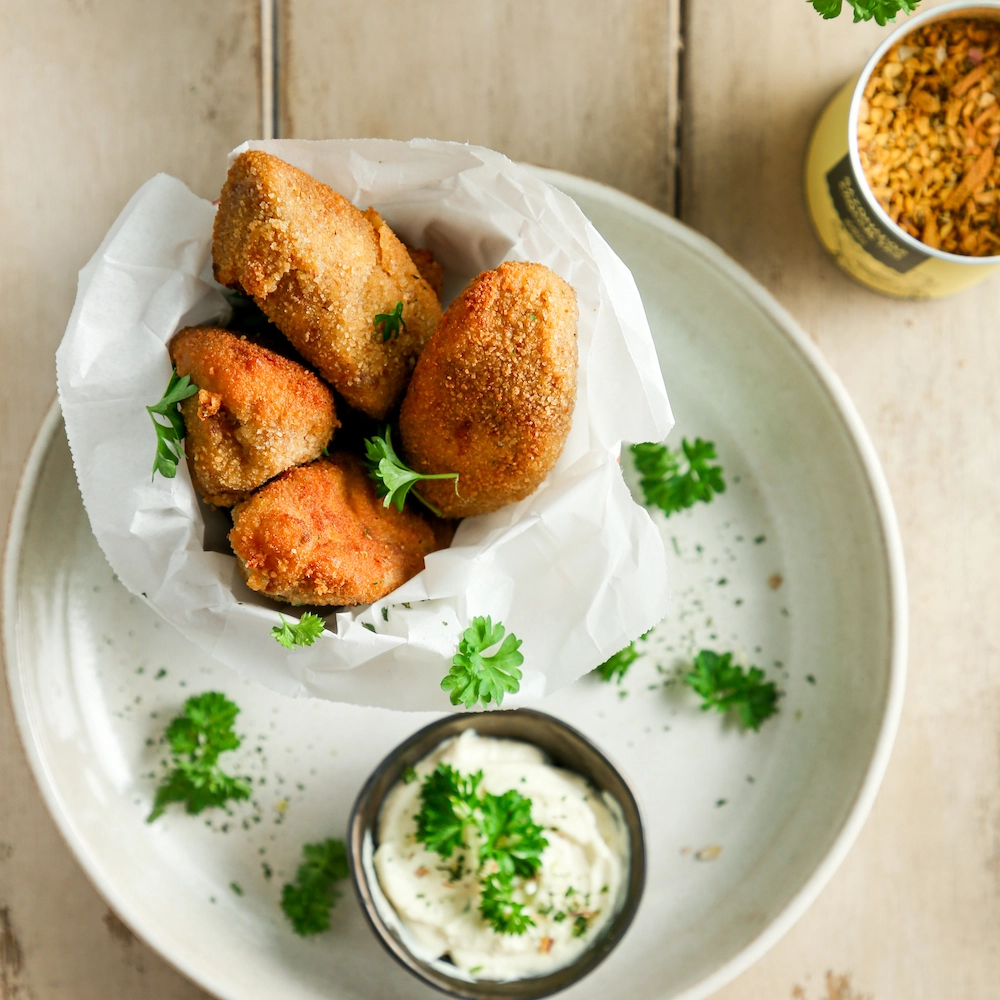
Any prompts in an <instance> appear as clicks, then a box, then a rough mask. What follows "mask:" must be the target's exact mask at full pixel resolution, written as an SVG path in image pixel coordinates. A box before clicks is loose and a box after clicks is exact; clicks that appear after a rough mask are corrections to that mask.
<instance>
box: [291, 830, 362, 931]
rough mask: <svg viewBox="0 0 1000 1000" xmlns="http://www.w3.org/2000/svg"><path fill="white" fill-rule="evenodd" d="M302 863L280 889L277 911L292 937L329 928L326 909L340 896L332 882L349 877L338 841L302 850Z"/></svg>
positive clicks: (331, 840)
mask: <svg viewBox="0 0 1000 1000" xmlns="http://www.w3.org/2000/svg"><path fill="white" fill-rule="evenodd" d="M302 855H303V857H304V858H305V861H304V862H303V863H302V864H301V865H299V868H298V871H296V873H295V881H294V882H289V883H288V884H287V885H285V887H284V888H283V889H282V890H281V908H282V910H284V911H285V916H286V917H288V919H289V920H290V921H291V922H292V927H293V928H294V929H295V933H296V934H300V935H302V937H305V936H306V935H309V934H319V933H320V931H325V930H326V929H327V928H328V927H329V926H330V910H332V909H333V907H334V906H335V905H336V902H337V900H338V899H339V898H340V897H341V896H342V895H343V893H341V892H340V891H339V890H338V889H337V888H336V883H337V882H341V881H343V880H344V879H345V878H347V876H348V875H349V874H350V870H349V868H348V865H347V848H346V847H345V846H344V842H343V841H342V840H333V839H329V840H323V841H321V842H320V843H318V844H306V845H305V846H304V847H303V848H302Z"/></svg>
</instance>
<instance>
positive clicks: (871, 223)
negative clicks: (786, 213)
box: [826, 154, 931, 274]
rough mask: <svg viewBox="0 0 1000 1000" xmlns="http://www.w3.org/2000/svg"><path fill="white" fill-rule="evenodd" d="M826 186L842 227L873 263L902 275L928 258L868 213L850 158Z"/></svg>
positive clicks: (842, 162) (827, 176)
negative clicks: (901, 240)
mask: <svg viewBox="0 0 1000 1000" xmlns="http://www.w3.org/2000/svg"><path fill="white" fill-rule="evenodd" d="M826 183H827V186H828V187H829V189H830V197H831V198H832V199H833V205H834V208H836V210H837V215H839V216H840V218H841V221H842V222H843V223H844V227H845V228H846V229H847V231H848V232H849V233H850V234H851V236H853V237H854V239H855V241H856V242H857V243H858V245H859V246H860V247H861V248H862V249H863V250H864V251H865V252H866V253H868V254H870V255H871V256H872V257H874V258H875V259H876V260H878V261H881V262H882V263H883V264H885V265H886V266H887V267H891V268H892V269H893V270H894V271H898V272H899V273H900V274H905V273H906V272H907V271H909V270H911V269H912V268H914V267H916V266H917V264H919V263H920V262H921V261H924V260H927V258H928V257H930V256H931V254H929V253H922V252H921V251H919V250H914V249H913V248H912V247H908V246H906V245H904V244H903V243H900V242H899V241H898V240H897V239H896V236H895V234H894V233H893V232H892V230H890V229H889V228H888V226H886V225H885V224H884V223H883V222H882V221H881V220H880V219H878V218H877V217H876V216H875V215H873V214H872V213H871V212H870V211H869V210H868V206H867V205H866V204H865V200H864V196H863V195H862V194H861V192H860V191H859V190H858V181H857V178H856V177H855V176H854V171H853V170H852V169H851V157H850V154H848V155H847V156H845V157H844V158H843V159H842V160H841V161H840V162H839V163H838V164H837V165H836V166H835V167H834V168H833V169H832V170H831V171H830V172H829V173H828V174H827V175H826Z"/></svg>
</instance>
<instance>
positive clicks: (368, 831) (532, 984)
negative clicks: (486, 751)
mask: <svg viewBox="0 0 1000 1000" xmlns="http://www.w3.org/2000/svg"><path fill="white" fill-rule="evenodd" d="M466 729H475V730H476V732H477V733H478V734H479V735H480V736H494V737H499V738H501V739H510V740H520V741H521V742H523V743H531V744H533V745H534V746H536V747H538V748H539V749H541V750H542V751H543V752H544V753H546V754H547V755H548V756H549V758H550V759H551V761H552V763H553V764H555V765H556V766H557V767H561V768H564V769H565V770H567V771H573V772H575V773H576V774H579V775H582V776H583V777H584V778H586V779H587V780H588V781H589V782H590V783H591V784H592V785H593V786H594V787H595V788H596V789H597V790H598V791H600V792H607V793H608V794H609V795H611V796H612V797H613V798H614V799H615V801H616V802H617V803H618V806H619V807H620V809H621V815H622V818H623V820H624V823H625V829H626V838H625V839H626V841H627V843H628V845H629V872H628V874H627V877H626V879H625V881H624V891H623V898H621V899H620V901H619V909H618V912H617V913H616V914H615V916H614V917H613V918H612V919H611V921H610V923H609V924H608V925H607V927H606V928H605V929H604V932H603V933H602V935H601V936H600V937H599V938H598V939H597V940H596V941H595V942H594V944H593V945H592V946H591V947H590V948H589V949H588V950H587V951H585V952H584V953H583V954H582V955H581V956H580V957H579V958H578V959H577V960H576V961H575V962H573V963H572V964H571V965H567V966H564V967H563V968H561V969H556V970H555V971H554V972H550V973H548V974H546V975H543V976H535V977H532V978H530V979H516V980H512V981H510V982H495V981H492V980H473V979H469V978H466V977H465V974H464V973H460V972H459V970H458V969H455V974H451V973H450V972H449V969H451V968H454V967H453V966H450V964H449V963H448V962H447V961H442V960H440V959H439V960H437V961H434V962H429V961H425V960H424V959H422V958H419V957H417V956H416V955H415V954H414V953H413V952H412V951H410V949H409V948H408V947H407V945H406V943H405V941H404V938H403V936H402V934H401V933H400V922H399V919H398V918H397V917H396V916H395V911H393V909H392V905H391V903H389V901H388V900H387V899H386V897H385V895H384V894H383V892H382V889H381V886H380V885H379V883H378V878H377V876H376V874H375V867H374V864H373V861H372V859H373V858H374V855H375V849H376V848H377V847H378V839H377V838H378V817H379V812H380V810H381V808H382V801H383V799H384V798H385V796H386V795H387V794H388V792H389V790H390V789H391V788H392V787H393V786H394V785H395V784H396V782H397V781H399V780H400V777H401V775H402V773H403V770H404V769H405V768H407V767H411V766H413V765H414V764H416V763H417V762H418V761H420V760H422V759H423V758H424V757H426V756H427V755H428V754H429V753H430V752H431V751H432V750H434V749H435V748H436V747H437V746H438V745H439V744H440V743H442V742H443V741H444V740H447V739H449V738H450V737H453V736H458V735H460V734H461V733H462V732H464V731H465V730H466ZM348 838H349V850H348V854H349V857H350V863H351V877H352V880H353V882H354V889H355V891H356V892H357V895H358V900H359V901H360V903H361V909H362V910H363V912H364V914H365V917H366V918H367V919H368V923H369V924H370V925H371V927H372V930H374V931H375V934H376V935H377V937H378V939H379V940H380V941H381V942H382V944H383V945H384V946H385V948H386V950H387V951H388V952H389V954H390V955H392V957H393V958H395V959H396V961H397V962H399V963H400V965H402V966H403V967H404V968H406V969H408V970H409V971H410V972H412V973H413V974H414V975H415V976H417V978H419V979H422V980H423V981H424V982H425V983H429V984H430V985H431V986H435V987H437V989H439V990H441V991H442V992H444V993H447V994H449V995H450V996H454V997H463V998H467V1000H494V998H500V997H504V998H509V1000H537V998H540V997H547V996H551V994H553V993H557V992H559V991H560V990H564V989H567V988H568V987H570V986H572V985H573V984H574V983H576V982H578V981H579V980H581V979H582V978H583V977H584V976H586V975H587V974H588V973H589V972H591V971H592V970H593V969H595V968H596V967H597V966H598V965H600V964H601V962H603V961H604V959H605V958H607V957H608V955H609V954H610V953H611V951H612V949H613V948H614V947H615V946H616V945H617V944H618V942H619V941H621V939H622V938H623V937H624V936H625V932H626V931H627V930H628V928H629V925H630V924H631V923H632V918H633V917H634V916H635V913H636V910H637V909H638V908H639V900H640V899H641V898H642V890H643V885H644V883H645V879H646V851H645V842H644V839H643V832H642V820H641V818H640V816H639V807H638V805H637V804H636V801H635V796H634V795H633V794H632V790H631V788H629V785H628V783H627V782H626V781H625V779H624V778H623V777H622V775H621V774H620V773H619V771H618V769H617V768H616V767H615V766H614V765H613V764H612V763H611V762H610V761H609V760H608V758H607V757H605V756H604V754H603V753H601V751H600V750H598V749H597V747H595V746H594V744H593V743H591V742H590V740H588V739H587V738H586V737H585V736H583V735H582V734H581V733H579V732H577V731H576V730H575V729H573V728H572V727H571V726H567V725H566V723H564V722H560V721H559V720H558V719H554V718H553V717H552V716H551V715H545V714H543V713H542V712H534V711H532V710H531V709H527V708H519V709H514V710H511V711H506V712H504V711H496V712H477V713H472V714H468V715H451V716H448V717H447V718H444V719H441V720H439V721H438V722H433V723H431V725H429V726H427V727H425V728H424V729H421V730H420V731H419V732H418V733H415V734H414V735H413V736H411V737H410V738H409V739H408V740H406V742H405V743H401V744H400V745H399V746H398V747H396V749H395V750H393V751H392V753H390V754H389V756H388V757H386V758H385V760H383V761H382V763H381V764H379V766H378V767H377V768H376V769H375V771H374V773H373V774H372V776H371V777H370V778H369V779H368V781H367V782H366V784H365V786H364V788H362V789H361V794H360V795H359V796H358V798H357V801H356V802H355V803H354V810H353V812H352V813H351V820H350V823H349V825H348Z"/></svg>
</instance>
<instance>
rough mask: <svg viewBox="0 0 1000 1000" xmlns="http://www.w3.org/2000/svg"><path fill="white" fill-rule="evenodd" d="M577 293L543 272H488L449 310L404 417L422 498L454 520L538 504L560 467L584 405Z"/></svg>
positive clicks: (535, 267) (405, 440)
mask: <svg viewBox="0 0 1000 1000" xmlns="http://www.w3.org/2000/svg"><path fill="white" fill-rule="evenodd" d="M577 315H578V314H577V305H576V293H575V292H574V291H573V289H572V288H571V287H570V286H569V285H568V284H567V283H566V282H565V281H563V279H562V278H560V277H559V276H558V275H557V274H555V273H554V272H553V271H550V270H549V269H548V268H547V267H545V266H544V265H542V264H525V263H507V264H501V265H500V266H499V267H498V268H497V269H496V270H494V271H484V272H483V273H482V274H480V275H479V277H478V278H476V279H475V281H473V282H472V284H471V285H469V287H468V288H467V289H466V290H465V291H464V292H463V293H462V294H461V295H460V296H459V297H458V298H457V299H456V300H455V301H454V302H453V303H452V304H451V305H450V306H449V307H448V309H447V311H446V312H445V314H444V317H443V318H442V320H441V323H440V325H439V326H438V329H437V332H436V333H435V334H434V336H433V337H432V338H431V340H430V342H429V343H428V344H427V347H426V348H425V349H424V352H423V354H421V356H420V360H419V361H418V362H417V367H416V369H415V371H414V373H413V378H412V380H411V381H410V387H409V389H408V391H407V393H406V398H405V399H404V400H403V406H402V409H401V411H400V416H399V430H400V435H401V437H402V446H403V451H404V454H405V458H406V460H407V461H408V462H409V463H410V465H411V466H412V467H413V468H414V469H416V471H418V472H424V473H440V472H457V473H459V478H458V483H457V488H458V494H459V495H457V496H456V492H455V485H456V484H455V483H454V482H453V481H450V480H436V481H435V480H425V481H423V482H421V483H420V484H419V487H418V488H419V490H420V493H421V496H423V497H424V498H426V499H427V500H428V501H430V503H432V504H434V505H435V506H436V507H437V508H438V509H439V510H440V511H441V512H442V514H443V515H444V516H445V517H469V516H472V515H474V514H487V513H489V512H490V511H494V510H497V509H498V508H499V507H503V506H504V505H505V504H508V503H513V502H514V501H516V500H522V499H524V497H526V496H529V495H530V494H531V493H533V492H534V491H535V490H536V489H537V488H538V486H539V485H540V484H541V482H542V480H543V479H545V477H546V476H547V475H548V473H549V471H550V470H551V469H552V467H553V466H554V465H555V464H556V460H557V459H558V458H559V455H560V453H561V452H562V448H563V445H564V444H565V442H566V435H567V434H568V433H569V428H570V422H571V420H572V416H573V405H574V403H575V401H576V369H577V348H576V326H577Z"/></svg>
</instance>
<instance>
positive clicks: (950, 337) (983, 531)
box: [681, 0, 1000, 1000]
mask: <svg viewBox="0 0 1000 1000" xmlns="http://www.w3.org/2000/svg"><path fill="white" fill-rule="evenodd" d="M886 30H888V29H879V28H878V27H876V26H874V25H854V24H851V23H850V20H849V18H848V17H847V15H844V16H842V18H841V19H840V20H839V21H834V22H823V21H822V20H820V18H819V17H818V16H817V15H816V14H815V13H813V11H812V9H811V8H810V7H809V6H808V5H807V4H806V3H803V2H799V0H767V2H766V3H758V4H752V5H751V4H745V3H742V2H739V0H724V2H722V3H718V2H713V0H691V2H690V4H689V7H688V17H687V32H686V57H687V72H686V75H685V79H684V81H683V93H684V113H683V121H684V129H683V139H682V145H683V150H684V152H683V161H682V163H683V165H682V172H681V205H682V209H681V215H682V218H683V219H684V220H685V221H687V222H689V223H690V224H692V225H693V226H695V228H697V229H700V230H701V231H702V232H704V233H706V234H707V235H708V236H710V237H711V238H712V239H714V240H716V241H717V242H718V243H720V244H721V245H722V246H723V247H724V248H725V249H726V250H727V251H728V252H729V253H730V254H732V255H733V256H734V257H735V258H736V259H737V260H738V261H739V262H740V263H742V264H744V265H745V266H746V267H747V268H748V269H749V270H750V271H751V272H752V273H753V274H754V275H755V276H756V277H757V278H758V279H760V280H761V281H762V282H763V283H764V284H765V285H766V286H767V287H769V288H770V289H771V291H773V292H774V293H775V295H776V296H777V297H778V299H779V300H780V301H781V302H782V303H783V304H784V305H785V306H787V307H788V308H789V309H790V310H791V311H792V313H793V314H795V315H796V316H797V318H798V319H799V320H800V321H801V322H802V324H803V326H804V327H805V329H806V330H807V331H808V332H809V334H810V335H811V336H812V337H813V338H814V340H815V341H816V342H817V343H818V344H819V345H820V347H821V348H822V350H823V351H824V353H825V354H826V356H827V358H828V360H829V361H830V362H831V363H832V365H833V367H834V368H835V369H836V371H837V372H838V373H839V374H840V376H841V378H842V379H843V380H844V382H845V384H846V386H847V388H848V390H849V391H850V392H851V394H852V396H853V397H854V400H855V402H856V403H857V406H858V409H859V410H860V412H861V414H862V416H863V418H864V420H865V422H866V423H867V425H868V428H869V430H870V432H871V434H872V436H873V438H874V440H875V444H876V447H877V448H878V450H879V452H880V454H881V457H882V460H883V462H884V465H885V469H886V473H887V475H888V479H889V483H890V487H891V489H892V491H893V494H894V498H895V502H896V507H897V511H898V513H899V518H900V523H901V527H902V532H903V540H904V545H905V547H906V554H907V561H908V570H909V578H910V586H911V615H912V627H911V645H912V650H911V657H910V680H909V687H908V692H907V700H906V706H905V709H904V717H903V724H902V728H901V731H900V735H899V740H898V742H897V745H896V750H895V753H894V756H893V759H892V762H891V765H890V768H889V773H888V776H887V778H886V782H885V785H884V786H883V790H882V792H881V794H880V797H879V799H878V801H877V803H876V806H875V810H874V813H873V815H872V817H871V819H870V821H869V823H868V824H867V826H866V828H865V830H864V831H863V833H862V836H861V838H860V840H859V842H858V844H857V846H856V847H855V849H854V850H853V852H852V853H851V855H850V856H849V857H848V859H847V861H846V863H845V864H844V866H843V868H842V869H841V871H840V872H839V873H838V874H837V875H836V876H835V878H834V879H833V881H832V882H831V884H830V885H829V887H828V888H827V889H826V890H825V891H824V893H823V894H822V895H821V897H820V899H819V901H818V902H817V903H816V904H815V905H814V906H813V907H812V909H811V910H810V911H809V913H808V914H807V915H806V916H805V918H804V919H803V920H802V921H801V922H800V923H799V924H798V925H797V926H796V927H795V928H794V929H793V930H792V932H791V933H790V934H789V935H788V936H787V937H786V938H785V939H784V940H783V941H782V942H781V943H780V944H779V945H778V946H777V947H776V948H775V949H774V950H773V951H772V952H771V953H770V954H769V955H768V956H766V957H765V958H764V959H763V960H762V961H761V962H759V963H758V964H757V965H756V966H755V967H754V968H752V969H751V970H750V971H748V972H747V973H745V974H744V975H743V976H742V977H740V978H739V979H738V980H737V981H736V982H734V983H733V984H732V985H730V986H729V987H727V988H726V989H724V990H722V991H721V992H720V993H719V994H718V996H719V998H720V1000H723V998H724V1000H760V998H763V997H768V998H781V997H791V996H804V997H806V998H808V1000H820V998H822V1000H854V998H855V997H861V996H871V997H874V998H875V1000H895V998H899V997H907V998H911V997H912V998H914V1000H916V998H928V1000H931V998H938V997H962V998H963V1000H987V998H992V997H995V996H996V992H997V986H996V984H997V982H998V981H1000V951H998V949H997V947H996V927H997V925H998V921H1000V863H998V849H997V843H998V833H997V831H998V830H1000V794H998V790H997V789H998V778H1000V773H998V772H1000V765H998V754H997V742H998V737H997V734H998V732H1000V615H998V612H997V601H996V598H995V594H996V592H997V589H998V586H1000V533H998V532H997V530H996V518H997V515H996V511H997V509H998V508H1000V398H998V393H997V390H996V388H995V384H996V374H995V373H996V372H997V371H998V370H1000V337H998V336H997V332H996V331H997V324H996V319H995V316H996V311H997V310H996V301H997V294H998V290H1000V284H998V281H997V279H996V278H994V279H992V280H990V281H988V282H987V283H986V284H984V285H981V286H979V287H978V288H976V289H973V290H972V291H968V292H966V293H964V294H962V295H961V296H959V297H956V298H954V299H951V300H943V301H938V302H933V303H909V302H897V301H893V300H889V299H886V298H882V297H880V296H878V295H876V294H874V293H872V292H869V291H867V290H866V289H864V288H862V287H860V286H859V285H857V284H855V283H854V282H853V281H851V280H850V279H849V278H847V277H846V276H845V275H843V274H842V273H841V272H840V271H839V270H838V269H837V267H836V266H835V265H834V264H833V262H832V261H831V260H830V258H829V257H828V256H827V255H826V253H825V251H824V250H823V249H822V248H821V247H820V245H819V243H818V242H817V240H816V239H815V237H814V235H813V233H812V230H811V228H810V223H809V220H808V218H807V215H806V211H805V206H804V199H803V194H802V184H801V174H802V162H803V157H804V155H805V148H806V142H807V139H808V135H809V130H810V128H811V125H812V123H813V121H814V120H815V118H816V116H817V115H818V114H819V112H820V110H821V109H822V107H823V106H824V104H825V102H826V101H827V100H828V99H829V98H830V97H831V96H832V95H833V93H834V92H835V90H836V89H837V88H838V87H839V86H840V85H841V84H843V83H844V82H845V81H846V80H847V79H848V77H849V76H851V75H852V74H853V73H856V72H858V71H859V70H860V68H861V66H862V65H863V64H864V62H865V61H866V59H867V57H868V56H869V55H870V54H871V52H872V51H873V50H874V48H875V47H876V45H877V44H878V41H879V40H880V38H881V37H883V36H884V34H885V31H886ZM828 971H830V972H832V973H834V974H835V977H839V976H849V978H850V982H851V986H850V988H847V987H845V988H844V990H843V991H842V994H841V993H838V992H836V990H837V989H838V988H839V987H838V986H837V984H836V983H833V984H832V985H831V984H829V983H827V981H826V975H827V972H828ZM796 988H800V989H801V991H802V992H801V993H793V990H795V989H796Z"/></svg>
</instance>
